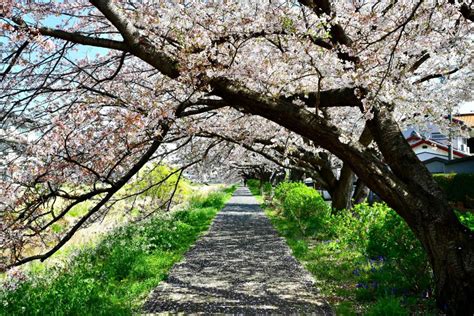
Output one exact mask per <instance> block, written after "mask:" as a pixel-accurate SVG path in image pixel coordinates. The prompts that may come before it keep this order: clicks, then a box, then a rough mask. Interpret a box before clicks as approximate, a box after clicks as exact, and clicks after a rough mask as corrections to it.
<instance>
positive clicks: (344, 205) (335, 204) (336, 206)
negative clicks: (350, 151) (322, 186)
mask: <svg viewBox="0 0 474 316" xmlns="http://www.w3.org/2000/svg"><path fill="white" fill-rule="evenodd" d="M353 182H354V173H353V172H352V170H351V169H350V168H349V166H347V164H344V166H343V167H342V169H341V174H340V175H339V179H338V181H337V182H336V185H335V188H334V190H332V191H331V200H332V205H331V207H332V211H333V212H337V211H339V210H343V209H346V210H349V209H351V207H352V201H351V197H352V187H353Z"/></svg>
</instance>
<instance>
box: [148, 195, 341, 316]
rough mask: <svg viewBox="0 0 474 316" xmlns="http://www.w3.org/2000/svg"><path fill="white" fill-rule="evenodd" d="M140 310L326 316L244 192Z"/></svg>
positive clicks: (302, 274) (322, 305)
mask: <svg viewBox="0 0 474 316" xmlns="http://www.w3.org/2000/svg"><path fill="white" fill-rule="evenodd" d="M144 311H145V313H162V312H169V313H178V312H180V313H205V314H209V313H219V314H305V315H307V314H315V315H326V314H329V315H332V311H331V309H330V307H329V305H328V304H327V303H326V302H325V301H324V300H323V299H322V298H321V297H320V296H319V295H318V292H317V290H316V288H315V286H314V280H313V278H312V277H311V275H310V274H309V273H308V272H307V271H306V270H304V268H303V267H302V266H301V265H300V264H299V263H298V262H297V261H296V259H295V258H294V257H293V256H292V255H291V251H290V249H289V248H288V246H287V245H286V243H285V241H284V239H282V238H280V237H279V236H278V234H277V232H276V231H275V230H274V229H273V227H272V225H271V223H270V221H269V220H268V218H267V217H266V216H265V215H264V213H263V212H262V210H261V208H260V207H259V206H258V203H257V201H256V200H255V198H254V197H253V196H252V195H251V194H250V192H249V190H248V189H247V188H239V189H237V191H236V192H235V193H234V196H233V197H232V198H231V200H230V201H229V202H228V203H227V205H226V206H225V207H224V209H223V210H222V211H221V212H220V213H219V214H218V215H217V216H216V218H215V219H214V222H213V224H212V226H211V228H210V230H209V232H208V233H207V234H206V235H204V236H203V237H202V238H201V239H200V240H199V241H198V242H197V243H196V245H195V246H194V247H193V248H192V249H191V250H190V251H189V252H188V253H187V254H186V255H185V258H184V260H183V261H182V262H181V263H179V264H177V265H175V266H174V267H173V269H172V270H171V271H170V275H169V277H168V279H167V280H166V281H163V282H161V283H160V285H159V286H158V287H157V288H156V289H155V290H154V291H153V292H152V293H151V294H150V296H149V297H148V300H147V301H146V303H145V305H144Z"/></svg>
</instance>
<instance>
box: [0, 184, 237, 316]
mask: <svg viewBox="0 0 474 316" xmlns="http://www.w3.org/2000/svg"><path fill="white" fill-rule="evenodd" d="M234 189H235V188H234V187H232V188H230V189H227V190H224V191H223V192H213V193H212V192H211V193H209V194H208V196H206V197H201V198H200V199H199V201H198V202H195V203H191V204H190V207H189V208H188V209H186V210H182V211H176V212H172V213H169V214H163V215H160V216H156V217H154V218H152V219H150V220H148V221H146V222H140V223H137V224H129V225H126V226H123V227H121V228H119V229H116V230H114V231H113V232H112V233H109V234H107V235H105V237H104V238H102V239H101V240H100V242H98V243H97V244H86V245H82V246H81V247H76V248H75V249H73V250H70V252H69V253H68V255H69V256H68V257H67V258H68V259H69V262H61V265H58V266H51V265H48V266H47V267H46V266H45V265H44V264H39V263H35V264H32V265H30V269H29V273H28V274H29V275H30V277H29V278H28V280H27V281H23V282H19V281H18V280H15V279H12V280H10V281H9V282H8V284H7V285H8V286H9V287H10V288H15V289H14V290H5V289H4V290H1V291H0V314H1V315H92V314H94V315H95V314H98V315H130V314H133V313H136V312H138V311H139V310H140V308H141V306H142V304H143V302H144V300H145V299H146V297H147V295H148V294H149V293H150V291H151V290H152V289H153V288H154V287H156V286H157V285H158V283H159V282H160V281H161V280H163V279H165V278H166V277H167V273H168V271H169V270H170V268H171V267H172V266H173V264H174V263H176V262H178V261H179V260H181V259H182V256H183V254H184V253H185V252H186V251H187V249H189V247H190V246H191V245H192V244H193V243H194V242H195V241H196V240H197V238H198V237H199V236H200V235H201V233H202V232H204V231H206V230H207V228H208V227H209V225H210V223H211V221H212V219H213V218H214V216H215V215H216V214H217V212H218V211H219V210H220V209H221V208H222V207H223V205H224V203H225V201H226V200H227V199H228V198H229V197H230V196H231V194H232V192H233V190H234ZM70 249H72V248H70Z"/></svg>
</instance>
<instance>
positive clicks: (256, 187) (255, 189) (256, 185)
mask: <svg viewBox="0 0 474 316" xmlns="http://www.w3.org/2000/svg"><path fill="white" fill-rule="evenodd" d="M247 187H248V188H249V190H250V192H252V194H253V195H260V180H257V179H248V180H247Z"/></svg>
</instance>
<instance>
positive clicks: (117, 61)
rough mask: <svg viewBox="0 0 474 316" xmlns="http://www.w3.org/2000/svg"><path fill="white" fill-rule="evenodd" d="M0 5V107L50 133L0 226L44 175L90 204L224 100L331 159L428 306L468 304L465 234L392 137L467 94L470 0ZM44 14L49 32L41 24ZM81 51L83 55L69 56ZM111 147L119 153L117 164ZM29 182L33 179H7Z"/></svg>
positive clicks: (35, 149) (46, 194)
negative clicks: (379, 219)
mask: <svg viewBox="0 0 474 316" xmlns="http://www.w3.org/2000/svg"><path fill="white" fill-rule="evenodd" d="M0 14H1V15H2V30H3V37H2V43H4V46H3V51H4V58H3V61H4V69H3V71H2V83H1V89H2V101H1V102H2V107H3V111H5V112H6V113H15V114H25V115H28V116H34V117H35V121H37V122H41V123H42V124H39V126H41V127H38V128H42V129H41V133H42V134H45V135H49V136H48V137H43V138H40V140H39V141H38V142H36V146H32V147H31V148H29V149H28V150H29V152H28V156H27V158H26V160H25V161H23V162H22V163H21V168H22V170H23V172H21V171H20V170H18V169H16V170H12V172H13V173H12V174H13V175H14V177H13V178H14V180H15V181H13V183H14V184H16V185H14V184H11V182H10V183H8V184H2V188H7V189H6V190H5V189H3V192H2V195H4V196H8V200H6V202H5V207H4V208H3V210H2V212H3V213H2V218H5V219H9V221H5V223H13V224H11V225H20V226H18V227H19V228H22V227H21V224H20V223H21V221H19V220H18V217H20V218H21V216H24V215H22V213H17V212H13V211H12V210H17V209H18V208H21V207H22V206H23V205H29V204H31V203H32V202H31V201H34V199H35V198H34V197H35V196H41V198H42V201H45V200H49V199H52V198H54V195H53V196H51V194H52V192H58V193H57V194H63V193H61V192H62V191H58V190H57V189H55V186H54V185H48V183H57V182H58V181H59V182H61V181H62V182H65V181H66V179H67V181H71V182H72V183H75V182H74V181H79V182H81V183H82V182H85V183H87V184H89V185H90V186H92V187H93V188H94V190H92V191H91V192H93V193H90V194H94V196H95V195H96V194H97V195H100V196H104V199H105V200H100V202H98V203H97V204H96V207H94V208H93V209H92V210H91V212H93V211H94V210H95V211H96V210H97V208H100V207H101V206H103V205H104V204H105V203H106V202H107V200H108V199H110V198H111V197H112V196H113V195H114V194H115V193H116V192H117V191H118V190H119V188H120V187H121V186H122V185H123V183H125V182H127V181H128V180H129V179H130V178H131V177H132V176H133V174H134V173H136V171H137V170H138V169H140V167H141V166H143V164H144V163H145V162H146V161H148V160H149V159H150V158H152V156H153V155H154V153H155V152H156V151H157V150H158V148H159V147H160V146H161V144H162V143H163V141H164V139H165V138H166V137H167V134H168V133H169V132H170V130H171V129H173V128H175V126H177V127H176V128H177V130H178V131H180V132H182V131H184V130H186V129H191V130H192V126H193V120H191V119H190V118H189V117H190V116H195V115H197V116H200V115H204V114H203V113H206V112H209V111H217V112H219V111H223V110H224V109H223V108H224V107H231V108H234V109H236V110H238V111H240V112H242V113H247V114H252V115H255V116H258V117H260V118H261V119H266V120H269V121H272V122H274V123H276V124H278V125H280V126H282V127H284V128H286V129H287V130H289V131H291V132H293V133H295V134H298V135H300V136H301V137H303V138H304V139H307V140H309V141H311V142H312V143H313V144H314V145H315V146H319V147H321V148H324V149H325V150H328V151H329V152H331V153H332V154H333V155H335V156H337V157H338V158H339V159H340V160H341V161H343V163H344V165H345V166H346V165H347V168H348V169H349V170H350V171H351V172H354V173H355V174H356V175H357V176H358V178H359V179H360V180H361V181H362V182H363V183H365V184H366V185H367V186H368V187H369V188H371V189H372V190H373V191H375V192H376V193H377V194H378V195H379V196H380V197H381V198H382V199H384V200H385V201H386V202H387V203H388V204H389V205H390V206H391V207H392V208H394V209H395V210H396V211H397V213H398V214H399V215H400V216H401V217H402V218H403V219H404V220H405V221H406V222H407V223H408V225H409V226H410V228H411V229H412V230H413V232H414V233H415V235H416V236H417V238H418V239H419V240H420V242H421V244H422V245H423V247H424V249H425V251H426V252H427V254H428V257H429V258H430V263H431V266H432V268H433V272H434V276H435V283H436V297H437V303H438V306H439V307H440V308H441V309H442V310H443V311H445V312H448V313H450V314H459V315H461V314H471V313H473V312H474V303H473V301H472V297H474V282H473V280H474V240H473V233H472V232H471V231H469V229H468V228H467V227H465V226H463V225H462V224H461V223H460V222H459V221H458V219H457V218H456V216H455V214H454V212H453V210H452V208H451V207H450V206H449V205H448V203H447V201H446V198H445V196H444V194H443V192H442V191H441V190H440V188H439V187H438V185H437V184H436V182H435V181H434V180H433V178H432V176H431V174H430V173H429V172H428V170H427V169H426V168H425V167H424V166H423V165H422V164H421V163H420V162H419V161H418V159H417V157H416V155H415V154H414V153H413V151H412V150H411V148H410V146H409V145H408V143H407V142H406V141H405V139H404V138H403V136H402V134H401V132H400V131H401V126H403V124H407V123H408V122H410V120H412V119H413V118H414V117H415V118H416V117H417V115H418V116H419V115H422V116H424V115H428V116H429V117H431V118H433V120H439V119H440V118H441V117H444V116H446V114H447V113H446V112H447V111H448V112H449V111H451V110H452V107H453V106H454V105H456V104H457V103H459V102H460V101H461V100H467V99H469V98H472V95H471V93H472V92H471V90H472V89H471V87H472V76H469V74H470V73H472V65H473V64H474V63H473V62H472V56H473V54H472V21H473V20H474V14H473V9H472V8H471V7H470V5H468V4H466V3H463V2H458V1H455V0H439V1H422V0H419V1H375V0H374V1H370V0H366V1H364V0H360V1H342V0H335V1H329V0H300V1H268V2H243V3H237V2H235V3H234V2H231V3H229V2H224V3H218V2H210V1H204V2H202V3H191V2H190V3H187V2H180V3H179V4H175V3H172V2H154V1H149V2H147V1H145V2H134V1H125V0H123V1H119V0H116V1H112V0H103V1H98V0H91V1H89V2H85V1H77V2H64V3H53V2H44V3H43V2H36V3H29V4H21V3H18V2H16V1H6V2H4V4H3V5H2V6H1V8H0ZM52 16H56V21H59V22H58V23H56V24H57V25H51V22H49V23H48V19H50V18H51V17H52ZM86 46H87V47H94V49H95V50H96V51H97V52H98V55H97V56H95V57H91V56H89V55H87V56H82V57H78V55H84V54H83V53H81V49H82V47H86ZM74 50H76V52H74ZM2 57H3V56H2ZM440 78H441V79H442V80H440ZM440 102H441V103H442V105H443V106H440ZM76 122H77V123H81V124H76ZM354 124H355V125H356V126H357V128H354ZM71 126H73V127H74V128H71ZM182 126H187V127H182ZM178 127H179V128H178ZM259 127H260V126H259V125H257V126H254V129H255V130H256V131H258V128H259ZM46 132H48V133H46ZM177 133H178V132H177ZM365 135H368V136H367V137H366V136H365ZM178 137H181V136H178ZM65 144H67V146H64V145H65ZM69 146H71V150H69ZM66 149H67V150H66ZM104 150H107V151H110V154H109V155H104V154H101V153H103V151H104ZM68 151H69V153H68ZM124 153H130V155H127V157H126V158H123V159H122V158H121V157H122V155H123V154H124ZM117 162H118V163H117ZM90 164H93V165H94V169H93V170H94V172H93V171H92V168H91V165H90ZM12 166H16V168H19V167H18V166H17V165H15V164H12ZM96 168H97V170H98V171H97V170H95V169H96ZM88 169H91V170H88ZM86 170H88V171H87V172H85V171H86ZM38 177H40V178H42V179H44V181H43V183H46V184H47V185H43V186H42V187H40V188H38V187H36V186H34V187H31V188H29V189H25V186H21V188H20V187H19V186H18V183H27V182H28V181H30V180H31V179H33V180H34V179H37V178H38ZM18 178H19V179H18ZM60 179H61V180H60ZM96 181H100V182H101V185H100V186H98V185H94V183H96ZM36 182H37V181H36ZM79 182H77V183H79ZM88 194H89V193H88ZM63 196H65V197H66V198H72V200H73V201H75V199H86V198H89V197H90V196H89V195H78V194H76V195H72V194H69V193H68V195H64V194H63ZM73 203H74V202H73ZM33 205H36V204H34V203H33ZM27 209H31V208H30V207H28V208H27ZM85 220H87V219H85ZM3 225H5V224H3ZM7 225H10V224H7ZM6 231H7V232H13V231H15V230H12V229H11V226H10V227H8V229H6ZM16 231H18V230H16ZM13 235H15V234H12V236H7V238H6V240H14V239H15V238H17V236H13ZM3 238H5V237H3ZM65 238H66V240H67V236H66V237H65ZM53 250H54V249H53ZM35 258H39V259H44V258H45V256H44V255H38V256H37V257H35ZM19 262H22V261H21V260H20V261H19Z"/></svg>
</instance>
